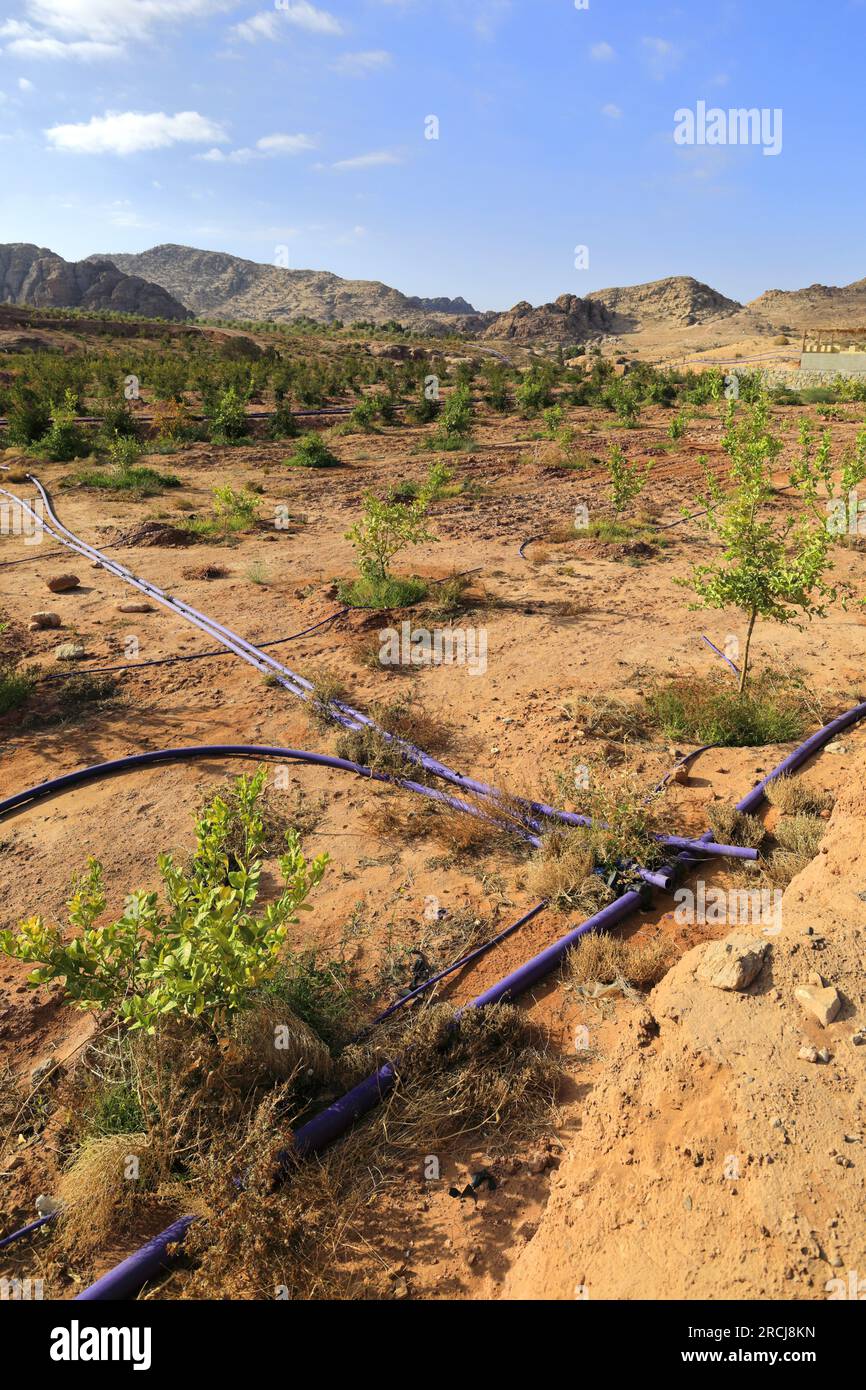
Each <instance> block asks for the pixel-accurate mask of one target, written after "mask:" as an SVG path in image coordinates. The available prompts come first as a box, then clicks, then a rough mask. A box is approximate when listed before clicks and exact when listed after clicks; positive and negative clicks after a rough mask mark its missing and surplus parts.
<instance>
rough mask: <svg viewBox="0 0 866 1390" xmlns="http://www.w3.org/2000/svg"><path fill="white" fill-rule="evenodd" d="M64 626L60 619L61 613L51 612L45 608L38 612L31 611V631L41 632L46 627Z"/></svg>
mask: <svg viewBox="0 0 866 1390" xmlns="http://www.w3.org/2000/svg"><path fill="white" fill-rule="evenodd" d="M62 626H63V624H62V622H61V621H60V614H59V613H49V612H48V611H47V610H44V609H43V610H41V611H40V612H38V613H31V614H30V631H31V632H41V631H42V630H43V629H46V628H53V627H62Z"/></svg>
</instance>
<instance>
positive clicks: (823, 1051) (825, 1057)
mask: <svg viewBox="0 0 866 1390" xmlns="http://www.w3.org/2000/svg"><path fill="white" fill-rule="evenodd" d="M831 1055H832V1054H831V1052H830V1049H829V1048H827V1047H819V1048H818V1061H819V1062H824V1063H827V1062H829V1061H830V1059H831Z"/></svg>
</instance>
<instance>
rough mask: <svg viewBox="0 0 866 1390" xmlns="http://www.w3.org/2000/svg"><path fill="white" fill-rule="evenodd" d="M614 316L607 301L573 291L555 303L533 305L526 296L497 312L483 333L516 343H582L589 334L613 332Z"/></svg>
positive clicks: (486, 336) (594, 335)
mask: <svg viewBox="0 0 866 1390" xmlns="http://www.w3.org/2000/svg"><path fill="white" fill-rule="evenodd" d="M612 328H613V316H612V315H611V314H610V313H609V311H608V309H607V308H606V306H605V305H604V304H600V303H593V302H591V300H590V299H589V298H587V299H579V298H578V296H577V295H574V294H562V295H560V296H559V299H557V300H555V301H554V302H553V303H552V304H542V305H540V306H539V307H538V308H537V309H534V308H533V307H532V305H531V304H529V303H527V301H526V300H522V301H521V303H520V304H515V306H514V308H513V309H508V310H506V312H505V313H504V314H497V315H496V317H495V318H494V319H493V320H492V321H491V322H490V324H489V325H488V326H487V328H485V329H484V332H483V333H482V337H484V338H496V339H498V340H504V341H508V342H515V343H524V344H529V343H553V344H560V345H564V344H571V345H573V346H577V345H581V344H583V342H584V341H585V340H586V339H587V338H596V337H599V336H603V335H604V334H605V333H607V332H610V331H611V330H612Z"/></svg>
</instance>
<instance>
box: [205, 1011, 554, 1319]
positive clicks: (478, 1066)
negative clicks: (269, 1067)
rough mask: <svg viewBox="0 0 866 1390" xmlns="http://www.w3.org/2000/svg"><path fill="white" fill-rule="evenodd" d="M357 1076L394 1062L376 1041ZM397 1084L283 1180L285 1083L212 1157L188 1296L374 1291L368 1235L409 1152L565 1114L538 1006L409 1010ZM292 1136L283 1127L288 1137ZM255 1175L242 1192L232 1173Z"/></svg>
mask: <svg viewBox="0 0 866 1390" xmlns="http://www.w3.org/2000/svg"><path fill="white" fill-rule="evenodd" d="M350 1051H351V1052H352V1053H353V1054H354V1057H353V1060H354V1063H355V1068H356V1072H357V1076H358V1077H360V1076H364V1075H367V1074H369V1073H370V1072H371V1071H372V1070H373V1068H374V1067H375V1066H377V1065H380V1064H381V1063H382V1062H383V1061H385V1060H387V1056H386V1055H385V1054H382V1053H381V1052H379V1051H377V1050H376V1049H375V1048H373V1047H372V1046H368V1047H366V1048H355V1049H351V1050H350ZM400 1052H401V1058H400V1062H399V1064H398V1073H399V1074H398V1079H397V1084H396V1086H395V1088H394V1090H393V1091H392V1092H391V1094H390V1095H389V1096H388V1097H387V1099H386V1100H385V1102H384V1104H383V1105H382V1106H381V1107H379V1108H378V1109H377V1110H376V1111H374V1112H373V1114H372V1115H371V1116H370V1118H369V1119H368V1120H367V1121H366V1122H363V1123H360V1124H358V1125H357V1126H356V1127H355V1129H354V1130H353V1131H352V1132H351V1133H350V1134H348V1135H347V1136H346V1137H345V1138H344V1139H343V1140H342V1141H340V1143H338V1144H336V1145H334V1146H333V1147H332V1148H331V1149H330V1150H328V1151H327V1152H326V1153H325V1154H323V1155H321V1156H320V1157H319V1158H315V1159H308V1160H307V1161H305V1162H298V1161H292V1162H291V1164H290V1167H289V1171H288V1174H287V1178H286V1181H285V1182H284V1183H283V1184H282V1185H281V1186H280V1187H279V1188H278V1189H277V1190H274V1184H273V1174H274V1160H275V1147H276V1145H275V1136H276V1135H277V1134H279V1133H280V1120H281V1116H280V1110H281V1101H280V1097H279V1095H278V1094H276V1093H275V1094H274V1095H272V1096H271V1097H269V1098H268V1099H267V1101H266V1102H264V1103H263V1104H262V1105H260V1106H259V1108H258V1110H257V1111H256V1112H255V1114H254V1116H253V1117H252V1119H251V1121H250V1123H249V1124H248V1125H247V1127H246V1128H245V1129H243V1130H239V1131H238V1133H237V1134H236V1135H234V1136H227V1138H226V1141H225V1142H224V1143H222V1144H220V1145H219V1147H218V1148H216V1149H214V1151H213V1152H211V1153H209V1154H207V1155H205V1156H204V1159H203V1161H202V1164H201V1177H202V1183H203V1190H204V1193H205V1195H206V1198H207V1204H208V1210H209V1217H208V1220H207V1222H206V1223H201V1224H200V1225H199V1224H197V1225H196V1226H194V1227H193V1228H192V1230H191V1231H190V1234H189V1236H188V1237H187V1241H186V1247H187V1254H188V1256H190V1257H192V1258H194V1259H195V1260H196V1262H197V1268H196V1269H195V1270H194V1271H193V1273H192V1274H191V1275H189V1276H185V1277H184V1284H183V1288H182V1290H181V1296H182V1297H188V1298H208V1297H210V1298H221V1299H225V1298H229V1299H233V1298H238V1299H255V1298H274V1297H275V1296H276V1291H277V1288H278V1287H279V1286H283V1287H284V1290H285V1293H284V1294H283V1296H286V1294H287V1296H288V1297H289V1298H290V1299H293V1300H295V1299H297V1300H308V1299H322V1298H335V1297H339V1298H341V1299H346V1298H351V1297H353V1296H365V1295H366V1296H367V1297H369V1296H370V1295H369V1289H368V1288H367V1287H366V1284H365V1285H364V1286H362V1285H361V1283H360V1277H361V1276H360V1275H359V1273H358V1267H359V1266H361V1267H366V1269H367V1270H369V1268H370V1249H369V1246H368V1245H367V1243H366V1242H365V1241H364V1240H363V1237H362V1236H360V1235H359V1233H358V1231H357V1230H356V1227H355V1222H356V1221H357V1222H358V1223H360V1221H361V1219H362V1218H363V1216H364V1213H365V1212H369V1207H370V1203H371V1201H373V1200H375V1197H376V1195H377V1194H378V1192H379V1190H380V1188H381V1187H382V1186H383V1185H384V1183H385V1181H386V1179H385V1178H384V1176H383V1174H391V1175H392V1176H391V1177H390V1178H389V1179H388V1181H389V1182H393V1174H394V1171H395V1167H399V1162H400V1160H401V1158H405V1157H406V1156H407V1155H409V1156H411V1157H412V1158H413V1159H414V1158H417V1156H418V1154H423V1153H429V1152H431V1151H433V1152H435V1151H436V1150H435V1146H436V1145H437V1144H439V1145H441V1144H443V1143H446V1142H449V1141H450V1140H453V1139H455V1138H457V1137H458V1136H459V1135H464V1134H477V1135H479V1137H481V1136H483V1137H484V1141H485V1143H486V1144H487V1146H488V1148H489V1149H490V1150H491V1151H492V1152H494V1153H495V1151H496V1149H497V1147H499V1148H500V1149H501V1150H504V1151H512V1152H513V1148H514V1146H515V1145H516V1144H517V1143H520V1142H522V1141H528V1140H529V1139H531V1138H534V1137H536V1136H537V1135H540V1134H542V1133H544V1132H546V1131H548V1130H549V1129H550V1127H551V1125H552V1124H553V1123H554V1120H555V1105H556V1096H557V1092H558V1087H559V1084H560V1081H561V1071H560V1068H559V1066H558V1064H557V1063H556V1062H555V1061H554V1059H553V1056H552V1054H551V1052H550V1050H549V1044H548V1041H547V1039H546V1037H543V1036H542V1035H540V1034H539V1033H538V1032H537V1031H536V1030H535V1029H534V1028H533V1027H532V1026H531V1025H530V1023H529V1022H528V1021H527V1019H526V1017H525V1016H524V1015H523V1014H521V1013H520V1012H519V1011H518V1010H516V1009H514V1008H512V1007H511V1006H509V1005H497V1006H494V1007H491V1008H489V1009H485V1010H483V1011H479V1010H469V1011H468V1012H467V1013H466V1014H465V1015H463V1016H462V1017H461V1018H460V1019H457V1018H456V1017H455V1014H454V1011H453V1010H452V1009H450V1008H448V1007H447V1006H444V1005H439V1006H436V1007H434V1008H430V1009H425V1010H422V1011H419V1012H418V1013H416V1014H414V1015H412V1016H410V1017H409V1018H407V1019H406V1020H405V1024H404V1032H403V1034H402V1038H401V1041H400ZM287 1139H288V1134H287V1132H286V1130H285V1129H284V1128H283V1129H282V1142H283V1143H285V1142H287ZM239 1170H240V1171H243V1172H244V1173H245V1174H246V1185H245V1190H244V1191H243V1192H241V1193H238V1192H237V1190H236V1188H235V1187H234V1184H233V1183H232V1181H231V1175H232V1174H233V1173H237V1172H238V1171H239Z"/></svg>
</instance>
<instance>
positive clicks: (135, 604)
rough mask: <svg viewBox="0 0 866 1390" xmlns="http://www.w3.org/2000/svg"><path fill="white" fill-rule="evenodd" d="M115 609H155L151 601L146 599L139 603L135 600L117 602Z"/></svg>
mask: <svg viewBox="0 0 866 1390" xmlns="http://www.w3.org/2000/svg"><path fill="white" fill-rule="evenodd" d="M117 611H118V613H153V612H155V609H154V606H153V604H152V603H147V602H146V600H144V599H142V600H141V602H140V603H139V602H137V601H136V600H133V601H132V602H129V603H119V604H118V605H117Z"/></svg>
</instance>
